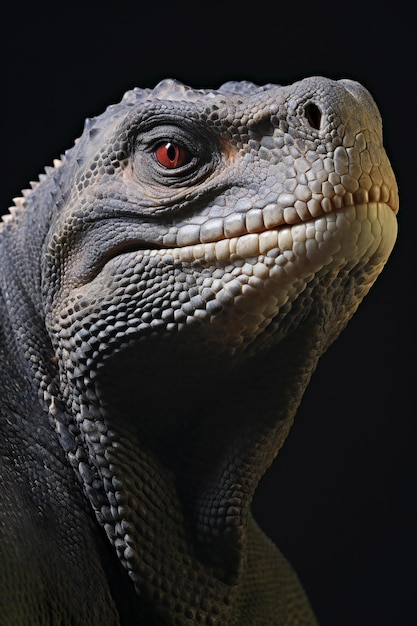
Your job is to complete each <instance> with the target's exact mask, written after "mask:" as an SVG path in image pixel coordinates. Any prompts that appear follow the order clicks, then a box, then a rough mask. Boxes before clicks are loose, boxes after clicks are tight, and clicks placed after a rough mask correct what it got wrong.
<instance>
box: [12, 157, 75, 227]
mask: <svg viewBox="0 0 417 626" xmlns="http://www.w3.org/2000/svg"><path fill="white" fill-rule="evenodd" d="M64 160H65V156H64V155H62V156H61V158H60V159H54V160H53V165H47V166H46V167H45V168H44V172H43V173H41V174H39V177H38V180H33V181H30V183H29V185H30V189H22V195H21V196H17V197H16V198H13V203H14V204H13V205H12V206H10V207H9V208H8V213H5V214H4V215H2V216H1V220H0V232H1V231H2V229H3V225H4V224H9V223H10V222H12V221H13V220H14V219H15V218H16V216H18V215H19V212H20V211H22V210H24V204H25V199H26V198H27V197H28V196H29V195H30V194H31V193H32V192H33V191H34V190H35V189H37V188H38V187H39V185H40V184H41V183H42V181H44V180H45V179H46V178H47V177H48V176H50V175H53V173H54V172H55V171H56V170H58V169H59V168H60V167H61V166H62V164H63V161H64Z"/></svg>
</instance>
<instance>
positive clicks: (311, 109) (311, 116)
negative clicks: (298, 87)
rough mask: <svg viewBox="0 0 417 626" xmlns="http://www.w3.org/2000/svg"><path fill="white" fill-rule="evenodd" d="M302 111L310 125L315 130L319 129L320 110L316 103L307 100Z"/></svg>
mask: <svg viewBox="0 0 417 626" xmlns="http://www.w3.org/2000/svg"><path fill="white" fill-rule="evenodd" d="M304 113H305V116H306V118H307V121H308V123H309V124H310V126H311V127H312V128H315V129H316V130H320V126H321V111H320V109H319V107H318V106H317V104H314V102H307V104H306V105H305V107H304Z"/></svg>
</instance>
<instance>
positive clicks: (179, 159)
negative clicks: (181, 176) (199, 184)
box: [155, 141, 192, 170]
mask: <svg viewBox="0 0 417 626" xmlns="http://www.w3.org/2000/svg"><path fill="white" fill-rule="evenodd" d="M155 157H156V160H157V161H158V163H159V164H160V165H163V167H166V168H168V169H170V170H172V169H175V168H177V167H182V166H183V165H187V163H189V162H190V161H191V158H192V155H191V154H190V153H189V152H188V150H187V149H186V148H183V147H182V146H180V145H178V144H176V143H173V142H171V141H167V142H166V143H161V144H160V145H159V146H157V147H156V149H155Z"/></svg>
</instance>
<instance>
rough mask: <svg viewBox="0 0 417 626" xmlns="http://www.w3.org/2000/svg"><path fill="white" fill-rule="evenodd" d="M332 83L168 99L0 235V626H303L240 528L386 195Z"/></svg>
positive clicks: (373, 140) (75, 157)
mask: <svg viewBox="0 0 417 626" xmlns="http://www.w3.org/2000/svg"><path fill="white" fill-rule="evenodd" d="M381 137H382V131H381V120H380V115H379V112H378V109H377V107H376V105H375V103H374V101H373V99H372V97H371V96H370V94H369V92H368V91H367V90H366V89H365V88H364V87H362V86H361V85H360V84H358V83H356V82H354V81H351V80H347V79H346V80H338V81H334V80H330V79H326V78H323V77H312V78H306V79H303V80H300V81H298V82H296V83H294V84H293V85H285V86H280V85H274V84H267V85H264V86H257V85H255V84H252V83H250V82H245V81H243V82H233V81H231V82H227V83H225V84H223V85H222V86H221V87H220V88H219V89H217V90H211V89H196V90H195V89H192V88H190V87H188V86H185V85H183V84H181V83H180V82H178V81H175V80H171V79H167V80H164V81H162V82H161V83H159V84H158V85H157V86H156V87H155V88H154V89H139V88H134V89H132V90H131V91H128V92H127V93H126V94H125V95H124V97H123V99H122V101H121V102H120V103H119V104H116V105H112V106H110V107H109V108H108V109H107V110H106V111H105V112H104V113H103V114H102V115H99V116H98V117H95V118H93V119H88V120H87V121H86V124H85V129H84V132H83V134H82V136H81V137H80V138H79V139H78V140H77V141H76V142H75V145H74V146H73V147H72V148H71V149H69V150H68V151H67V152H65V154H64V155H63V156H62V157H61V158H60V159H59V160H57V161H56V162H55V163H54V166H53V167H50V168H46V170H45V173H44V174H42V175H40V177H39V181H37V182H35V183H32V187H31V189H30V190H28V191H24V192H23V193H22V197H21V198H18V199H16V200H15V206H14V207H13V208H11V209H10V211H9V214H8V215H6V216H5V217H4V218H3V224H2V225H1V229H0V315H1V328H0V354H1V359H0V376H1V387H0V417H1V421H0V424H1V436H0V450H1V466H0V467H1V474H0V476H1V491H0V529H1V539H0V622H1V624H7V625H8V626H21V625H24V626H26V625H30V626H34V625H42V626H44V625H57V624H59V625H70V624H71V625H72V626H79V625H80V626H81V625H82V626H84V625H85V626H87V625H88V626H91V625H99V626H104V625H111V626H114V625H116V624H123V625H130V624H146V625H148V624H150V625H158V624H159V625H161V624H167V625H171V624H172V625H173V624H177V625H191V624H192V625H194V624H204V625H214V624H221V625H225V624H227V625H229V624H233V625H252V624H253V625H285V626H290V625H294V626H295V625H312V624H315V623H316V618H315V617H314V614H313V610H312V609H311V608H310V604H309V601H308V600H307V598H306V595H305V593H304V591H303V590H302V586H301V584H300V582H299V581H298V578H297V576H296V574H295V573H294V572H293V570H292V569H291V567H290V565H289V564H288V563H287V561H286V559H285V558H284V557H283V556H282V555H281V554H280V552H279V551H278V550H277V548H276V547H275V546H274V545H273V544H272V542H271V541H270V540H269V539H268V538H267V537H266V536H265V535H264V534H263V532H262V531H261V530H260V529H259V527H258V526H257V524H256V522H255V521H254V519H253V517H252V514H251V502H252V499H253V495H254V492H255V490H256V487H257V484H258V482H259V480H260V478H261V477H262V476H263V475H264V473H265V472H266V470H267V469H268V467H269V466H270V465H271V463H272V461H273V460H274V458H275V456H276V455H277V453H278V451H279V449H280V447H281V446H282V444H283V442H284V440H285V437H286V435H287V433H288V431H289V429H290V426H291V424H292V422H293V418H294V415H295V413H296V410H297V408H298V405H299V403H300V401H301V398H302V396H303V393H304V390H305V389H306V386H307V385H308V383H309V380H310V377H311V375H312V373H313V371H314V370H315V368H316V365H317V362H318V359H319V357H320V356H321V355H322V354H323V352H324V351H325V350H326V349H327V348H328V346H329V345H330V344H331V343H332V342H333V341H334V340H335V339H336V338H337V336H338V335H339V334H340V332H341V331H342V330H343V329H344V327H345V326H346V324H347V322H348V320H349V319H350V318H351V316H352V315H353V314H354V312H355V311H356V309H357V307H358V305H359V303H360V302H361V300H362V299H363V297H364V296H365V295H366V294H367V292H368V290H369V289H370V287H371V285H372V284H373V282H374V281H375V279H376V278H377V276H378V274H379V273H380V272H381V270H382V268H383V266H384V264H385V263H386V261H387V259H388V257H389V255H390V252H391V250H392V248H393V245H394V242H395V239H396V229H397V227H396V223H397V220H396V213H397V210H398V193H397V186H396V182H395V178H394V174H393V172H392V169H391V166H390V163H389V161H388V158H387V156H386V153H385V151H384V148H383V147H382V138H381Z"/></svg>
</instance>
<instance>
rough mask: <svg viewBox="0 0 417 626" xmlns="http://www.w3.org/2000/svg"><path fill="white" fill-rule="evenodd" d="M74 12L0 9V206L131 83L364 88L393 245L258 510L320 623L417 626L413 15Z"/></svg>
mask: <svg viewBox="0 0 417 626" xmlns="http://www.w3.org/2000/svg"><path fill="white" fill-rule="evenodd" d="M43 6H45V5H43ZM80 6H82V5H76V6H75V7H74V5H71V4H64V3H62V4H59V3H55V4H54V5H51V6H50V7H49V8H48V9H46V8H44V9H41V8H40V7H39V6H37V5H36V4H34V5H29V4H25V5H20V4H19V5H16V7H14V6H10V8H9V11H10V12H9V13H8V16H5V14H3V17H2V26H1V29H2V32H1V42H0V45H1V59H2V83H1V84H2V96H1V103H2V112H1V119H2V130H1V151H2V159H1V170H2V175H1V180H2V183H1V194H2V205H1V211H2V212H5V211H6V210H7V207H8V206H9V205H10V203H11V198H12V197H13V196H16V195H19V194H20V190H21V189H22V188H24V187H26V186H27V185H28V181H29V180H33V179H36V178H37V176H38V174H39V173H40V172H41V171H42V169H43V166H45V165H49V164H50V163H51V161H52V159H53V158H55V157H57V156H59V154H60V153H61V152H62V151H63V150H65V149H66V148H68V147H70V146H71V145H72V143H73V141H74V139H75V137H77V136H78V135H80V133H81V130H82V125H83V120H84V118H85V117H87V116H93V115H96V114H98V113H101V112H102V110H104V108H105V107H106V106H107V105H108V104H110V103H112V102H117V101H118V100H119V99H120V97H121V96H122V94H123V93H124V91H126V90H127V89H129V88H132V87H133V86H139V87H152V86H153V85H154V84H155V83H157V82H158V81H159V80H160V79H162V78H165V77H172V78H178V79H180V80H182V81H183V82H185V83H187V84H190V85H192V86H194V87H217V86H219V85H220V84H221V83H222V82H223V81H225V80H229V79H249V80H253V81H254V82H256V83H259V84H262V83H266V82H277V83H289V82H293V81H294V80H298V79H300V78H303V77H304V76H308V75H312V74H319V75H325V76H329V77H331V78H343V77H348V78H353V79H356V80H359V81H360V82H362V83H363V84H364V85H365V86H366V87H368V89H369V90H370V91H371V93H372V94H373V96H374V98H375V100H376V101H377V103H378V105H379V108H380V110H381V113H382V116H383V119H384V133H385V144H386V148H387V151H388V153H389V156H390V158H391V162H392V165H393V167H394V170H395V172H396V175H397V179H398V183H399V188H400V199H401V210H400V214H399V238H398V242H397V245H396V248H395V249H394V252H393V254H392V256H391V258H390V260H389V262H388V264H387V267H386V269H385V270H384V272H383V274H382V275H381V277H380V278H379V280H378V281H377V283H376V284H375V286H374V287H373V288H372V290H371V292H370V294H369V295H368V297H367V299H366V300H365V301H364V303H363V304H362V305H361V307H360V309H359V311H358V313H357V315H356V316H355V317H354V318H353V320H352V321H351V323H350V325H349V327H348V328H347V330H346V331H345V332H344V333H343V334H342V336H341V337H340V338H339V340H338V341H337V342H336V344H334V346H333V347H332V348H331V349H330V350H329V351H328V352H327V353H326V355H325V356H324V357H323V358H322V360H321V362H320V365H319V368H318V370H317V372H316V374H315V375H314V377H313V380H312V383H311V385H310V387H309V389H308V391H307V393H306V395H305V398H304V401H303V403H302V406H301V408H300V411H299V414H298V417H297V419H296V423H295V425H294V427H293V429H292V431H291V433H290V436H289V438H288V440H287V442H286V444H285V446H284V448H283V450H282V451H281V452H280V454H279V456H278V458H277V460H276V462H275V464H274V466H273V468H272V469H271V470H270V471H269V473H268V474H267V476H266V477H265V478H264V480H263V482H262V483H261V485H260V487H259V491H258V494H257V496H256V499H255V503H254V510H255V514H256V516H257V518H258V520H259V521H260V523H261V525H262V526H263V528H264V529H265V530H266V531H267V533H268V534H269V535H270V536H271V537H272V538H273V539H274V540H275V541H276V543H277V544H278V545H279V546H280V548H281V549H282V550H283V552H284V554H285V555H286V556H287V557H288V558H289V560H290V561H291V562H292V563H293V565H294V566H295V568H296V569H297V571H298V573H299V576H300V578H301V580H302V581H303V583H304V585H305V587H306V589H307V591H308V594H309V596H310V598H311V601H312V604H313V606H314V607H315V610H316V613H317V615H318V617H319V621H320V623H321V624H322V626H336V625H337V626H408V625H411V624H414V623H416V622H415V621H414V620H415V619H416V610H415V596H416V592H417V584H416V583H417V576H416V566H415V562H416V556H417V550H416V541H415V522H416V504H415V502H416V500H415V484H416V481H415V479H416V474H417V473H416V461H415V459H416V428H415V387H416V384H417V383H416V377H415V372H416V368H415V352H416V342H415V326H416V307H415V275H414V271H415V250H416V248H417V238H416V226H417V224H416V207H415V186H416V174H415V172H414V171H412V168H413V170H415V162H416V157H415V154H416V133H415V126H416V90H415V85H416V80H415V75H416V64H415V44H414V41H415V38H416V35H415V33H414V32H412V25H413V21H414V20H413V18H414V15H413V14H411V9H409V12H408V10H406V9H404V7H402V6H401V4H399V3H398V2H395V3H392V4H390V5H388V4H385V5H384V4H383V3H371V4H366V3H363V2H362V3H357V4H354V3H352V2H351V3H335V2H332V3H326V2H311V3H309V4H305V3H302V2H301V3H295V2H293V3H291V4H288V3H279V2H267V3H263V0H262V1H261V2H257V1H254V2H252V3H245V2H240V3H233V2H229V3H227V2H211V3H202V4H199V3H196V2H194V3H192V2H182V3H178V2H172V3H167V4H162V3H157V2H149V3H145V4H141V3H138V2H136V3H122V2H121V3H106V2H102V3H98V4H97V5H95V4H94V3H90V4H87V3H85V6H84V7H83V8H79V7H80ZM409 6H411V4H410V5H409ZM77 7H78V8H77ZM388 7H389V8H388Z"/></svg>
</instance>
